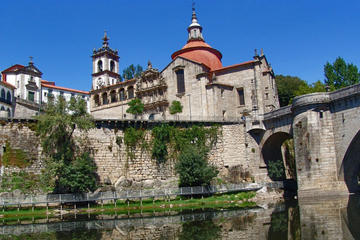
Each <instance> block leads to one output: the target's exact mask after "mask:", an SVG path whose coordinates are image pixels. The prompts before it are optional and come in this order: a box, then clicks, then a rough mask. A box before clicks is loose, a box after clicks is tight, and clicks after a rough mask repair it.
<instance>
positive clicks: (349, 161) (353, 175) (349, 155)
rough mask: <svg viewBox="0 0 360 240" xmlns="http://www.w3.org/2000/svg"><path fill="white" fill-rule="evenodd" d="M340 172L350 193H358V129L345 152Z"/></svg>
mask: <svg viewBox="0 0 360 240" xmlns="http://www.w3.org/2000/svg"><path fill="white" fill-rule="evenodd" d="M340 172H341V175H342V177H343V178H344V181H345V184H346V186H347V188H348V190H349V192H351V193H360V184H359V182H360V130H359V131H358V132H357V134H356V135H355V137H354V138H353V139H352V141H351V143H350V145H349V147H348V148H347V150H346V152H345V156H344V158H343V161H342V164H341V168H340Z"/></svg>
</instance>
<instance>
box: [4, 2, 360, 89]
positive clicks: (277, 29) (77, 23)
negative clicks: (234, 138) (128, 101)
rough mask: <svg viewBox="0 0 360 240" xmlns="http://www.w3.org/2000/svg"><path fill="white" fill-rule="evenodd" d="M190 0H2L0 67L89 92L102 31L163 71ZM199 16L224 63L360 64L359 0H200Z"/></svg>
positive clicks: (313, 72) (289, 68)
mask: <svg viewBox="0 0 360 240" xmlns="http://www.w3.org/2000/svg"><path fill="white" fill-rule="evenodd" d="M191 3H192V1H191V0H181V1H180V0H176V1H175V0H171V1H170V0H167V1H166V0H153V1H151V0H106V1H98V0H78V1H74V0H61V1H60V0H33V1H29V0H19V1H17V0H3V1H1V7H0V10H1V11H0V14H1V15H0V27H1V33H0V56H1V57H0V69H1V70H4V69H6V68H7V67H9V66H11V65H13V64H16V63H18V64H23V65H24V64H27V63H28V61H29V56H33V57H34V63H35V65H36V66H37V67H38V68H39V69H40V70H41V71H42V72H43V78H44V79H46V80H49V81H55V82H56V84H57V85H59V86H65V87H71V88H76V89H81V90H89V89H90V86H91V72H92V62H91V58H90V56H91V54H92V50H93V49H94V48H99V47H101V44H102V40H101V38H102V36H103V32H104V30H107V31H108V36H109V37H110V41H109V42H110V47H111V48H113V49H117V50H118V51H119V55H120V69H123V68H125V67H127V66H128V65H130V64H132V63H134V64H140V65H142V66H144V67H145V66H146V64H147V61H148V60H151V62H152V64H153V67H155V68H158V69H159V70H162V69H163V68H164V67H165V66H166V65H167V64H168V63H169V62H170V61H171V57H170V55H171V54H172V53H173V52H174V51H176V50H179V49H180V48H181V47H182V46H183V45H185V43H186V40H187V31H186V28H187V26H188V25H189V24H190V19H191ZM196 11H197V15H198V20H199V22H200V24H201V25H202V26H203V35H204V38H205V40H206V42H207V43H208V44H210V45H211V46H212V47H214V48H216V49H218V50H219V51H221V52H222V54H223V59H222V61H223V65H224V66H227V65H232V64H236V63H240V62H243V61H248V60H250V59H252V57H253V55H254V49H255V48H257V49H260V48H263V49H264V53H265V55H266V56H267V58H268V60H269V62H270V63H271V64H272V66H273V68H274V71H275V73H276V74H284V75H294V76H299V77H300V78H302V79H304V80H307V81H308V82H314V81H317V80H323V79H324V76H323V66H324V64H325V63H326V62H327V61H330V62H333V61H334V60H335V59H336V57H338V56H341V57H343V58H344V59H345V61H347V62H352V63H354V64H355V65H357V66H359V67H360V51H359V43H360V1H359V0H349V1H338V0H337V1H333V0H327V1H325V0H271V1H270V0H223V1H215V0H197V1H196Z"/></svg>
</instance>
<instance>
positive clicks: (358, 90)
mask: <svg viewBox="0 0 360 240" xmlns="http://www.w3.org/2000/svg"><path fill="white" fill-rule="evenodd" d="M353 95H360V84H355V85H352V86H349V87H345V88H342V89H339V90H337V91H334V92H331V93H330V99H331V101H335V100H339V99H342V98H347V97H350V96H353Z"/></svg>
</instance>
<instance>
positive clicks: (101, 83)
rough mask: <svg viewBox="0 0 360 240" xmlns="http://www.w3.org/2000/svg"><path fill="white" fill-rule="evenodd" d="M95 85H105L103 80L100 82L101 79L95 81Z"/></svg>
mask: <svg viewBox="0 0 360 240" xmlns="http://www.w3.org/2000/svg"><path fill="white" fill-rule="evenodd" d="M96 83H97V85H98V86H99V87H102V86H104V84H105V82H104V80H102V79H101V78H99V79H98V80H97V81H96Z"/></svg>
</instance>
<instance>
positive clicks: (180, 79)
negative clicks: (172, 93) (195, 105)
mask: <svg viewBox="0 0 360 240" xmlns="http://www.w3.org/2000/svg"><path fill="white" fill-rule="evenodd" d="M175 73H176V79H177V92H178V93H184V92H185V81H184V69H179V70H177V71H176V72H175Z"/></svg>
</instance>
